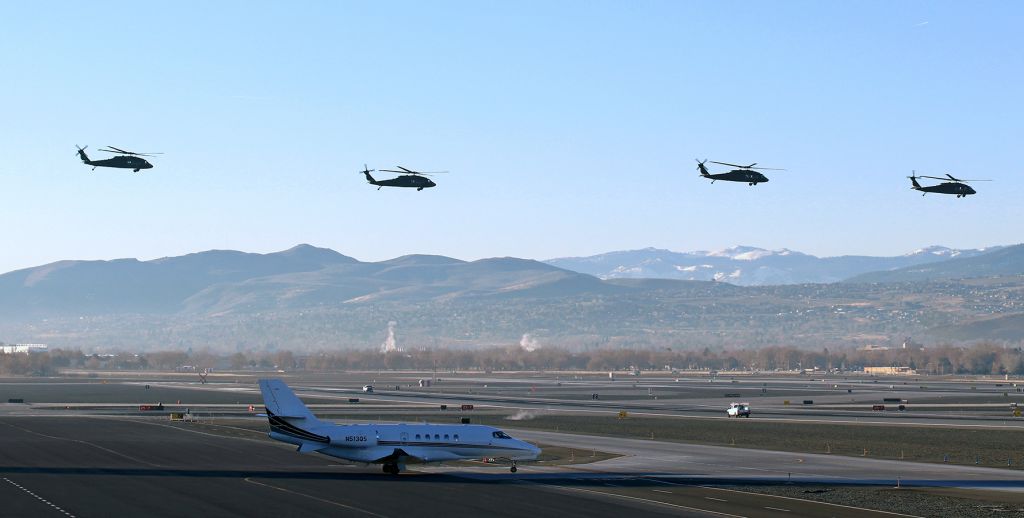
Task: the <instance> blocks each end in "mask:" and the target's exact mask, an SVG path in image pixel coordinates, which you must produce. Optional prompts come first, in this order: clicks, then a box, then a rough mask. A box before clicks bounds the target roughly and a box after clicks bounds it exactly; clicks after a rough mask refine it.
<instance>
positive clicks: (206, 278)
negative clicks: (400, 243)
mask: <svg viewBox="0 0 1024 518" xmlns="http://www.w3.org/2000/svg"><path fill="white" fill-rule="evenodd" d="M624 289H626V288H622V287H619V286H615V285H610V284H605V283H603V282H602V281H600V280H599V279H596V278H594V277H592V276H589V275H584V274H580V273H576V272H570V271H567V270H563V269H560V268H557V267H554V266H551V265H548V264H544V263H541V262H537V261H531V260H525V259H516V258H495V259H483V260H479V261H473V262H465V261H461V260H458V259H452V258H450V257H441V256H428V255H409V256H404V257H399V258H396V259H392V260H389V261H381V262H377V263H364V262H360V261H357V260H356V259H353V258H351V257H348V256H344V255H342V254H339V253H337V252H335V251H333V250H328V249H323V248H316V247H312V246H309V245H299V246H297V247H295V248H292V249H290V250H285V251H282V252H276V253H271V254H250V253H243V252H235V251H222V250H213V251H209V252H201V253H196V254H189V255H185V256H181V257H169V258H163V259H157V260H153V261H138V260H136V259H118V260H113V261H61V262H57V263H53V264H48V265H44V266H39V267H36V268H28V269H25V270H19V271H15V272H10V273H7V274H4V275H0V312H2V313H3V317H7V318H11V317H16V316H19V315H35V316H80V315H103V314H112V313H176V312H180V311H183V312H186V313H190V314H206V313H218V314H219V313H224V312H231V311H242V312H248V311H260V310H268V309H301V308H304V307H316V306H322V305H325V304H328V305H330V304H346V303H356V302H373V301H377V302H379V301H404V302H410V303H411V302H415V301H423V300H431V299H435V298H452V297H463V298H467V297H484V296H505V297H562V296H568V295H573V294H577V293H592V294H601V293H614V292H618V291H622V290H624ZM0 318H2V317H0Z"/></svg>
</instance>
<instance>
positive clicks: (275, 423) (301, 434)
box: [267, 409, 331, 443]
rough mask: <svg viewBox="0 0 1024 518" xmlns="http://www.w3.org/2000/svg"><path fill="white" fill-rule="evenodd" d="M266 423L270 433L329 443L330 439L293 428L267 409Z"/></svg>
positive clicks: (296, 427)
mask: <svg viewBox="0 0 1024 518" xmlns="http://www.w3.org/2000/svg"><path fill="white" fill-rule="evenodd" d="M267 421H269V422H270V431H272V432H277V433H280V434H284V435H290V436H292V437H295V438H298V439H304V440H307V441H316V442H326V443H329V442H331V439H330V438H329V437H325V436H323V435H317V434H315V433H313V432H310V431H307V430H303V429H302V428H299V427H298V426H295V425H293V424H291V423H289V422H288V421H285V420H284V418H282V417H278V416H276V415H274V413H273V412H271V411H270V409H267Z"/></svg>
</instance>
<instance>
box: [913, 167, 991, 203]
mask: <svg viewBox="0 0 1024 518" xmlns="http://www.w3.org/2000/svg"><path fill="white" fill-rule="evenodd" d="M907 178H910V188H911V189H913V190H915V191H921V196H924V195H925V194H928V193H930V192H934V193H937V194H955V195H956V197H957V198H965V197H967V196H970V195H972V194H977V191H975V190H974V188H973V187H971V186H970V185H967V182H991V181H992V180H961V179H959V178H955V177H954V176H953V175H951V174H949V173H946V177H945V178H942V177H941V176H917V172H916V171H912V172H911V173H910V176H908V177H907ZM918 178H930V179H932V180H943V182H942V183H940V184H938V185H926V186H922V185H921V184H919V183H917V179H918Z"/></svg>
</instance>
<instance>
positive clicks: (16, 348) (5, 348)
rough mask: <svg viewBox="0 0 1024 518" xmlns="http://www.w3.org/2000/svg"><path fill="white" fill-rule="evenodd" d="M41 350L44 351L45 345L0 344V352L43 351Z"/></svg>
mask: <svg viewBox="0 0 1024 518" xmlns="http://www.w3.org/2000/svg"><path fill="white" fill-rule="evenodd" d="M43 352H46V346H45V345H43V344H14V345H0V353H3V354H14V353H43Z"/></svg>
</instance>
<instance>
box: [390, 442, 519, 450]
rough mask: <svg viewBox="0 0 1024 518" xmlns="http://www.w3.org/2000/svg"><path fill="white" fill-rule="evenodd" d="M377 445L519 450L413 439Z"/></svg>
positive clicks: (492, 445) (510, 447) (498, 446)
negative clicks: (416, 440)
mask: <svg viewBox="0 0 1024 518" xmlns="http://www.w3.org/2000/svg"><path fill="white" fill-rule="evenodd" d="M377 444H378V445H379V446H423V447H427V448H439V447H444V448H481V449H490V450H521V449H522V448H516V447H513V446H500V445H497V444H470V443H459V442H415V441H377Z"/></svg>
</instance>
